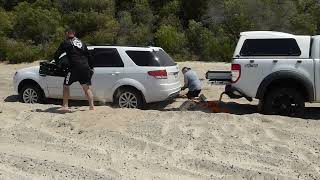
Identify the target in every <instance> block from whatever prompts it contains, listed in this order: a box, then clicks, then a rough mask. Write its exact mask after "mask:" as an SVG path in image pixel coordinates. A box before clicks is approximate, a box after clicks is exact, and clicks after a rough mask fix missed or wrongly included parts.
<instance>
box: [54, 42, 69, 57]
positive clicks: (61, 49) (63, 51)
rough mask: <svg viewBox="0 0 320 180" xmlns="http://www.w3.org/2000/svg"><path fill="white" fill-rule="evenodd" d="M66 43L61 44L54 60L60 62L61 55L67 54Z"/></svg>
mask: <svg viewBox="0 0 320 180" xmlns="http://www.w3.org/2000/svg"><path fill="white" fill-rule="evenodd" d="M65 52H66V51H65V48H64V42H63V43H61V44H60V46H59V48H58V50H57V51H56V52H55V53H54V57H53V58H54V60H56V61H57V60H59V58H60V56H61V54H63V53H65Z"/></svg>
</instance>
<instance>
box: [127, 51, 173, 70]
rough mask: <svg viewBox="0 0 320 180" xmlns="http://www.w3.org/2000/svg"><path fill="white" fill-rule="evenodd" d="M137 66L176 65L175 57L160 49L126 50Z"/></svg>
mask: <svg viewBox="0 0 320 180" xmlns="http://www.w3.org/2000/svg"><path fill="white" fill-rule="evenodd" d="M126 53H127V54H128V56H129V57H130V58H131V59H132V61H133V62H134V63H135V64H136V65H137V66H156V67H159V66H175V65H176V63H175V62H174V61H173V59H172V58H171V57H170V56H169V55H168V54H167V53H166V52H164V51H163V50H159V51H126Z"/></svg>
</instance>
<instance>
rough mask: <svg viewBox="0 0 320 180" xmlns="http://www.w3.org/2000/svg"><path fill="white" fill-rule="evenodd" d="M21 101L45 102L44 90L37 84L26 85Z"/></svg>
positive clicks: (21, 92) (21, 94)
mask: <svg viewBox="0 0 320 180" xmlns="http://www.w3.org/2000/svg"><path fill="white" fill-rule="evenodd" d="M19 96H20V101H21V102H23V103H30V104H35V103H43V102H44V95H43V92H42V90H41V89H40V88H39V87H38V86H35V85H25V86H24V87H23V88H22V89H21V91H20V93H19Z"/></svg>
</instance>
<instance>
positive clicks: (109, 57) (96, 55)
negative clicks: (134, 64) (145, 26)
mask: <svg viewBox="0 0 320 180" xmlns="http://www.w3.org/2000/svg"><path fill="white" fill-rule="evenodd" d="M93 63H94V67H123V66H124V65H123V62H122V59H121V57H120V55H119V53H118V51H117V49H111V48H110V49H94V50H93Z"/></svg>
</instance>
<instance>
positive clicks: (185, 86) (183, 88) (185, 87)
mask: <svg viewBox="0 0 320 180" xmlns="http://www.w3.org/2000/svg"><path fill="white" fill-rule="evenodd" d="M187 88H188V78H187V77H186V75H185V76H184V86H183V87H182V88H181V90H182V91H183V90H185V89H187Z"/></svg>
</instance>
